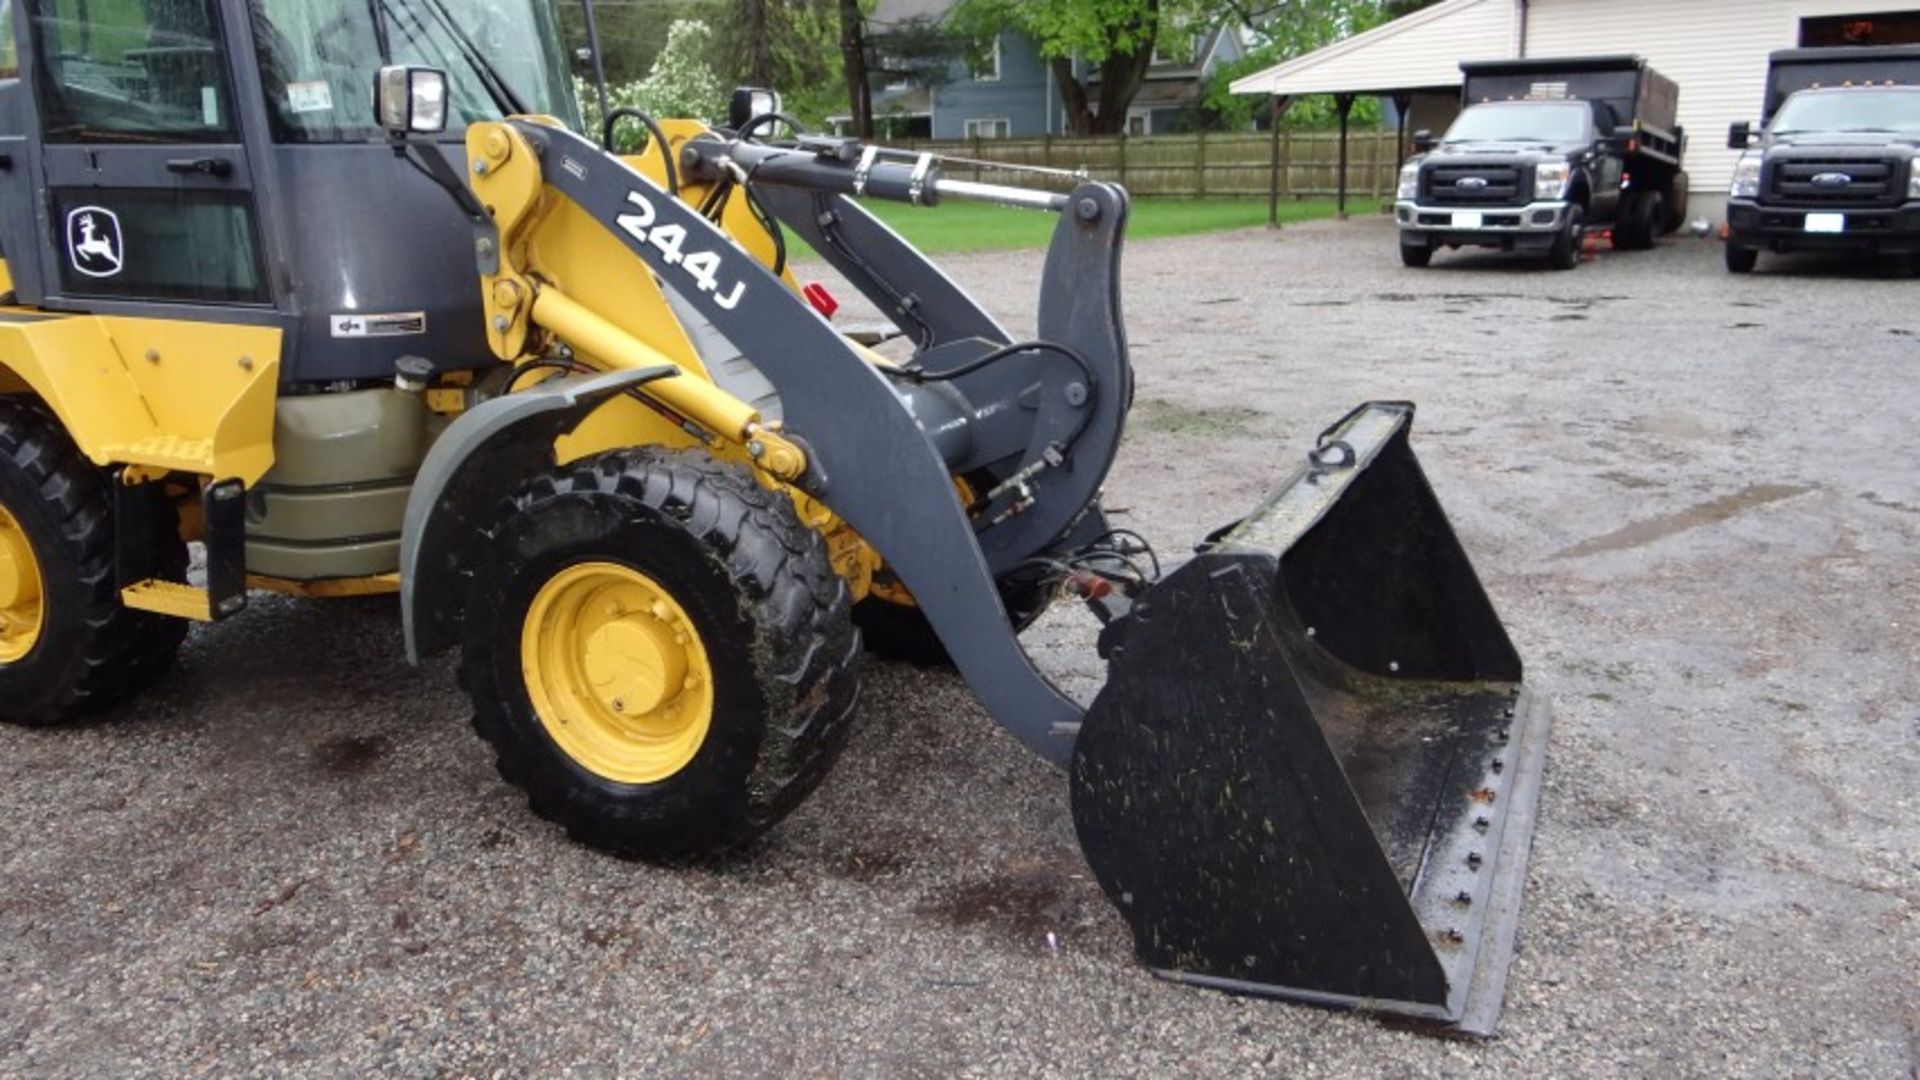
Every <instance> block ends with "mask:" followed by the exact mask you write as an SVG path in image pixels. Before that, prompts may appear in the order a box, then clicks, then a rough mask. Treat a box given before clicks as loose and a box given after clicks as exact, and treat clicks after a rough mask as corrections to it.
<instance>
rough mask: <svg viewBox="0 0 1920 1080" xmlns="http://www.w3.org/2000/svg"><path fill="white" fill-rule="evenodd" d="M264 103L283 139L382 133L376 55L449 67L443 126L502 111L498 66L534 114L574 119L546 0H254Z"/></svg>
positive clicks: (573, 122) (453, 127) (381, 60)
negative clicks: (495, 86)
mask: <svg viewBox="0 0 1920 1080" xmlns="http://www.w3.org/2000/svg"><path fill="white" fill-rule="evenodd" d="M252 11H253V31H254V39H255V44H256V45H257V46H258V48H259V51H260V74H261V79H262V81H263V82H264V83H265V84H266V94H267V101H268V106H269V107H268V114H269V118H270V120H271V121H272V125H273V134H274V138H275V139H276V140H278V141H280V142H345V141H358V140H364V139H372V138H378V137H380V135H381V131H380V127H379V125H378V124H377V123H376V122H375V121H374V117H373V104H372V102H373V76H374V73H375V72H376V71H378V70H379V68H380V66H381V65H382V64H415V65H419V66H423V67H432V68H439V69H440V70H442V71H445V72H446V73H447V84H448V92H449V97H450V101H449V105H450V109H449V112H448V116H447V128H448V130H449V131H455V132H457V131H458V130H459V129H461V128H463V127H465V126H466V125H468V124H471V123H473V122H475V121H478V120H496V119H499V118H500V116H501V115H502V114H503V112H504V111H505V110H504V109H503V107H502V106H501V105H500V104H498V103H497V102H496V100H495V95H494V94H493V93H492V92H491V91H490V90H489V89H488V83H489V82H490V81H492V80H493V78H494V77H496V76H497V77H498V80H499V82H500V83H502V84H504V85H505V88H506V90H507V91H508V93H509V95H510V96H511V98H513V99H514V100H516V101H517V102H518V103H519V104H520V105H521V106H523V107H524V108H525V109H526V111H527V112H530V113H545V114H547V115H549V116H555V117H558V118H560V120H561V121H563V122H564V123H566V124H568V125H569V126H571V127H573V128H575V129H578V128H579V126H580V116H579V110H578V108H577V106H576V104H575V102H574V98H573V90H572V86H571V84H570V82H569V79H568V71H567V62H566V56H565V53H564V52H563V50H562V47H561V43H560V28H559V25H558V20H557V19H556V17H555V15H554V10H553V3H552V0H253V8H252Z"/></svg>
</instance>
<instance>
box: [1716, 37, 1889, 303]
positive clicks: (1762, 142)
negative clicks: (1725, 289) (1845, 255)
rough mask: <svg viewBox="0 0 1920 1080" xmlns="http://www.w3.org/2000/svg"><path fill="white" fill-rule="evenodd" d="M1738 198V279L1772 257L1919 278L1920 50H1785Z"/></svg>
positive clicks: (1731, 198)
mask: <svg viewBox="0 0 1920 1080" xmlns="http://www.w3.org/2000/svg"><path fill="white" fill-rule="evenodd" d="M1769 60H1770V63H1769V65H1768V68H1767V98H1766V101H1765V103H1764V104H1763V106H1762V109H1763V111H1762V113H1761V120H1760V125H1759V127H1758V129H1757V130H1756V128H1755V126H1754V125H1751V124H1747V123H1738V124H1735V125H1733V129H1732V131H1731V132H1729V133H1728V136H1727V145H1728V146H1729V147H1730V148H1732V149H1735V150H1744V151H1746V152H1745V153H1744V154H1742V155H1741V156H1740V160H1739V161H1738V162H1736V163H1735V164H1734V167H1733V184H1732V185H1731V187H1730V188H1729V189H1728V192H1727V269H1728V270H1731V271H1733V272H1734V273H1736V274H1744V273H1747V272H1748V271H1750V270H1752V269H1753V268H1754V265H1755V264H1756V263H1757V262H1759V259H1760V252H1761V251H1763V250H1764V251H1808V250H1839V251H1852V252H1858V253H1859V254H1860V255H1862V256H1865V257H1869V258H1872V257H1877V256H1880V255H1903V256H1906V257H1907V258H1908V259H1909V260H1910V265H1913V268H1914V269H1920V167H1917V166H1916V161H1917V160H1920V45H1856V46H1841V47H1838V48H1830V49H1783V50H1781V51H1779V52H1776V53H1774V54H1773V55H1772V56H1771V57H1769Z"/></svg>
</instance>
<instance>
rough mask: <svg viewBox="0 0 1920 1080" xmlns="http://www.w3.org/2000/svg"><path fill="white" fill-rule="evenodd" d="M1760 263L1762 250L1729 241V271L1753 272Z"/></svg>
mask: <svg viewBox="0 0 1920 1080" xmlns="http://www.w3.org/2000/svg"><path fill="white" fill-rule="evenodd" d="M1759 264H1760V252H1759V251H1758V250H1757V249H1755V248H1750V247H1741V246H1740V245H1738V244H1735V243H1733V242H1732V241H1728V242H1727V273H1729V274H1751V273H1753V268H1754V267H1755V266H1758V265H1759Z"/></svg>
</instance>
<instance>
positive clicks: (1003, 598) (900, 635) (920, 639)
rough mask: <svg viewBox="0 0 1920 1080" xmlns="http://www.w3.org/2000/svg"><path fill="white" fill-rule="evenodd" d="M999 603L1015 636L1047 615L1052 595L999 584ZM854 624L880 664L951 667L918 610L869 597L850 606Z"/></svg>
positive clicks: (1040, 587)
mask: <svg viewBox="0 0 1920 1080" xmlns="http://www.w3.org/2000/svg"><path fill="white" fill-rule="evenodd" d="M1000 602H1001V604H1003V605H1005V607H1006V609H1007V618H1008V619H1009V620H1010V621H1011V622H1012V623H1013V632H1014V633H1016V634H1018V633H1020V632H1021V631H1023V630H1025V629H1026V628H1027V627H1029V626H1032V625H1033V622H1034V620H1035V619H1038V618H1039V617H1040V616H1041V615H1042V614H1043V613H1045V612H1046V610H1047V607H1048V605H1049V604H1051V603H1052V602H1053V594H1052V591H1051V590H1050V589H1048V588H1047V587H1046V586H1045V585H1021V584H1012V585H1009V584H1006V583H1002V584H1001V586H1000ZM853 621H854V623H855V625H857V626H859V627H860V640H862V641H864V642H865V643H866V646H867V651H868V652H870V653H872V654H873V655H875V656H877V657H879V658H881V659H882V660H896V661H899V662H901V663H907V664H914V665H916V666H919V667H946V666H949V665H951V664H952V663H953V657H951V656H949V655H948V654H947V646H946V644H945V643H943V642H942V641H941V640H940V635H939V634H936V633H934V631H933V624H931V623H929V622H927V617H926V616H925V615H923V614H921V612H920V609H919V608H917V607H913V606H911V605H906V604H892V603H888V602H887V601H885V600H882V599H880V598H879V597H878V596H869V597H867V598H866V599H865V600H862V601H860V602H859V603H858V604H855V605H854V606H853Z"/></svg>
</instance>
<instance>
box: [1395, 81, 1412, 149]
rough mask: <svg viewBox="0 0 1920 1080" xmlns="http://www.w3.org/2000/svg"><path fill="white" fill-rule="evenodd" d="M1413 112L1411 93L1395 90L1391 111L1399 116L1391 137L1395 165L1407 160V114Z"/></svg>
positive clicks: (1409, 91)
mask: <svg viewBox="0 0 1920 1080" xmlns="http://www.w3.org/2000/svg"><path fill="white" fill-rule="evenodd" d="M1412 110H1413V91H1411V90H1395V91H1394V92H1393V111H1394V112H1395V113H1397V114H1399V118H1400V123H1399V124H1398V125H1397V130H1396V131H1395V132H1394V136H1393V140H1394V141H1393V146H1394V156H1393V163H1394V164H1395V165H1398V164H1400V163H1401V162H1403V161H1405V160H1407V114H1408V113H1409V112H1411V111H1412Z"/></svg>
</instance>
